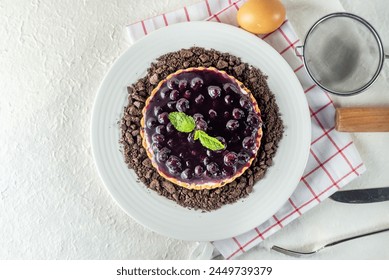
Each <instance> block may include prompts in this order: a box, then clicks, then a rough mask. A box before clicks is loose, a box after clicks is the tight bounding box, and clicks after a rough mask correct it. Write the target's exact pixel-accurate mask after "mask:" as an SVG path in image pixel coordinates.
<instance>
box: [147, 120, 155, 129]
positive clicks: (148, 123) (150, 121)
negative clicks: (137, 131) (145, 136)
mask: <svg viewBox="0 0 389 280" xmlns="http://www.w3.org/2000/svg"><path fill="white" fill-rule="evenodd" d="M146 126H147V127H148V128H154V127H156V126H157V120H156V119H155V118H149V119H148V120H147V122H146Z"/></svg>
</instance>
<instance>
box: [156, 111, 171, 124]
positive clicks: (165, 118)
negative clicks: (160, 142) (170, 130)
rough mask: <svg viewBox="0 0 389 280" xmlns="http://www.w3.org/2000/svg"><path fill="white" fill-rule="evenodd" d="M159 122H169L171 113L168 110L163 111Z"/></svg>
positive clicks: (159, 116)
mask: <svg viewBox="0 0 389 280" xmlns="http://www.w3.org/2000/svg"><path fill="white" fill-rule="evenodd" d="M158 122H159V123H160V124H167V123H168V122H169V114H168V113H167V112H163V113H161V114H159V115H158Z"/></svg>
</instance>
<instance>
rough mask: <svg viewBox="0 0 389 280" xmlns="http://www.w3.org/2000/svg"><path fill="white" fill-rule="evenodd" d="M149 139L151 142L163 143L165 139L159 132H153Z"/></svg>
mask: <svg viewBox="0 0 389 280" xmlns="http://www.w3.org/2000/svg"><path fill="white" fill-rule="evenodd" d="M151 140H152V141H153V143H163V142H164V141H165V136H163V135H162V134H159V133H155V134H153V136H151Z"/></svg>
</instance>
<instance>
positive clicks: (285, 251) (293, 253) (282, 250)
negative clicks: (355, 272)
mask: <svg viewBox="0 0 389 280" xmlns="http://www.w3.org/2000/svg"><path fill="white" fill-rule="evenodd" d="M385 231H389V228H385V229H381V230H377V231H373V232H368V233H364V234H360V235H355V236H352V237H348V238H344V239H340V240H338V241H335V242H331V243H329V244H326V245H324V246H322V247H320V248H319V249H317V250H314V251H310V252H300V251H293V250H289V249H285V248H282V247H279V246H273V247H272V248H271V249H272V250H274V251H277V252H280V253H283V254H285V255H288V256H292V257H303V256H310V255H313V254H316V253H317V252H319V251H321V250H323V249H324V248H329V247H332V246H335V245H338V244H340V243H343V242H346V241H350V240H354V239H357V238H361V237H365V236H369V235H373V234H378V233H381V232H385Z"/></svg>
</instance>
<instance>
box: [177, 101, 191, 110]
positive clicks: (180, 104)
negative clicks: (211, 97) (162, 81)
mask: <svg viewBox="0 0 389 280" xmlns="http://www.w3.org/2000/svg"><path fill="white" fill-rule="evenodd" d="M176 108H177V111H178V112H186V111H187V110H188V109H189V100H188V99H185V98H180V99H179V100H178V101H177V104H176Z"/></svg>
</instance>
